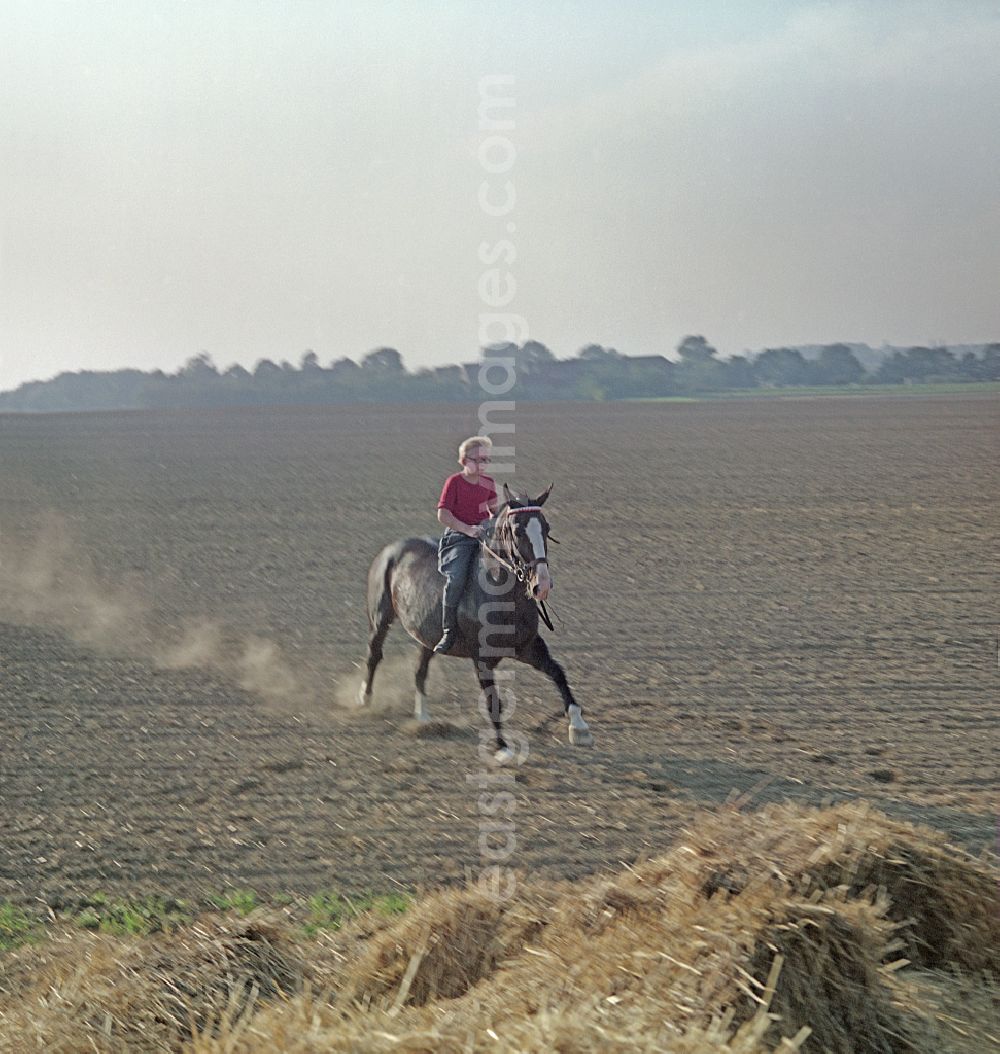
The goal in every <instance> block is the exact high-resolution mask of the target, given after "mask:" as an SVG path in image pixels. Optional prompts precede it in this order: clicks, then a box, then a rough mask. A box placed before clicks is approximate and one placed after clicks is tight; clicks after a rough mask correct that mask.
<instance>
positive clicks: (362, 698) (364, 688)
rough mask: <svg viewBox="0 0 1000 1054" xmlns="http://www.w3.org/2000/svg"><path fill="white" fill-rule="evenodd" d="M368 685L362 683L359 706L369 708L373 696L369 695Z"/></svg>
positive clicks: (359, 690)
mask: <svg viewBox="0 0 1000 1054" xmlns="http://www.w3.org/2000/svg"><path fill="white" fill-rule="evenodd" d="M367 689H368V685H367V684H365V682H364V681H362V682H361V687H360V688H359V689H358V706H367V705H368V701H369V700H370V699H371V696H370V695H368V691H367Z"/></svg>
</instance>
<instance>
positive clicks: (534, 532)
mask: <svg viewBox="0 0 1000 1054" xmlns="http://www.w3.org/2000/svg"><path fill="white" fill-rule="evenodd" d="M524 531H525V534H527V536H528V541H529V542H531V550H532V553H533V554H534V558H535V560H537V561H541V562H540V563H536V564H535V574H534V578H535V584H534V588H533V592H534V594H535V596H536V597H537V599H539V600H544V599H545V598H546V597H547V596H548V595H549V590H550V589H551V588H552V576H551V575H550V574H549V565H548V561H547V560H546V553H545V534H544V532H543V531H542V522H541V520H539V519H538V518H537V517H532V518H531V519H530V520H528V522H527V523H526V524H525V528H524Z"/></svg>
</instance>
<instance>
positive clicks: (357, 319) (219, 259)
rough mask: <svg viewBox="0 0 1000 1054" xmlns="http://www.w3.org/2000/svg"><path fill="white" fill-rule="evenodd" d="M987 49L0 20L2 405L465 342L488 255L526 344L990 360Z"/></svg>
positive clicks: (697, 16)
mask: <svg viewBox="0 0 1000 1054" xmlns="http://www.w3.org/2000/svg"><path fill="white" fill-rule="evenodd" d="M998 55H1000V2H990V3H986V2H979V0H939V2H921V0H912V2H910V0H884V2H878V0H871V2H867V3H861V2H858V3H845V2H840V0H832V2H826V3H801V2H795V3H793V2H789V0H698V2H697V3H691V2H689V0H683V2H681V0H678V2H667V0H649V2H633V3H622V2H621V0H616V2H611V0H608V2H603V0H590V2H587V0H571V2H563V3H548V4H539V3H536V2H534V0H503V2H496V3H477V2H473V0H463V2H460V0H440V2H437V3H434V2H417V0H412V2H407V3H403V2H392V3H390V2H382V3H373V2H370V0H369V2H357V3H355V2H340V0H184V2H182V0H130V2H128V3H107V2H97V0H59V2H56V0H2V3H0V144H2V147H0V148H2V159H0V388H9V387H11V386H13V385H15V384H17V383H19V382H20V381H23V380H25V379H28V378H33V377H47V376H51V375H52V374H54V373H56V372H58V371H60V370H65V369H84V368H86V369H114V368H118V367H122V366H137V367H141V368H144V369H148V368H153V367H161V368H163V369H168V370H173V369H175V368H176V367H177V366H179V365H180V364H182V363H183V362H184V361H185V360H186V359H187V358H188V357H190V356H191V355H194V354H197V353H198V352H199V351H201V350H207V351H208V352H210V353H211V355H212V356H213V357H214V359H215V361H216V362H217V363H218V364H219V365H220V366H226V365H229V364H230V363H232V362H235V361H238V362H242V363H244V364H245V365H247V366H252V365H253V363H254V362H255V361H256V360H257V359H259V358H261V357H268V358H272V359H275V360H280V359H289V360H291V361H293V362H298V361H299V358H300V357H301V355H302V352H303V351H304V350H306V349H307V348H312V349H314V350H315V351H316V352H317V354H318V355H319V357H320V360H321V361H322V362H327V361H329V360H331V359H333V358H337V357H340V356H342V355H348V356H350V357H352V358H356V359H357V358H360V357H361V356H363V355H364V354H365V352H367V351H368V350H370V349H372V348H374V347H377V346H379V345H390V346H393V347H396V348H398V349H399V351H400V352H401V353H402V354H403V357H404V360H405V361H406V363H407V365H408V366H409V367H410V368H416V367H419V366H425V365H432V364H439V363H446V362H456V361H459V360H462V359H469V358H473V357H475V354H476V350H477V348H478V345H479V336H480V322H481V318H480V316H481V314H482V313H484V312H487V311H491V310H493V311H496V310H498V309H497V308H491V307H490V306H489V305H488V304H486V303H484V301H483V299H482V294H481V290H480V278H481V275H482V274H483V272H484V271H486V270H488V268H487V267H486V265H484V263H483V262H482V260H481V258H480V246H481V244H482V243H486V244H487V245H488V246H493V245H495V244H496V243H497V242H498V241H499V240H500V239H502V238H507V239H508V240H509V242H510V246H509V247H507V248H506V249H505V250H504V251H503V255H502V258H501V260H500V266H501V269H502V270H503V271H509V272H510V276H511V279H512V280H513V281H514V282H515V283H516V288H515V289H514V295H513V299H512V300H511V302H510V304H509V305H508V306H506V307H504V308H503V309H502V310H503V312H510V313H516V314H518V315H520V316H522V317H523V319H524V320H525V322H526V324H527V327H528V332H529V335H530V336H531V337H533V338H535V339H537V340H541V341H543V342H545V343H546V344H548V345H549V347H550V348H552V350H553V351H554V352H555V354H556V355H558V356H559V357H568V356H571V355H575V354H576V352H577V351H578V350H579V349H580V347H581V346H582V345H584V344H585V343H588V342H598V343H602V344H606V345H612V346H614V347H617V348H618V349H619V350H620V351H622V352H624V353H626V354H653V353H669V352H671V351H672V350H673V349H674V348H675V347H676V345H677V343H678V341H679V340H680V339H681V338H682V337H683V336H684V335H685V334H687V333H702V334H704V335H705V336H706V337H707V338H708V339H709V340H710V341H711V342H712V343H714V344H715V345H716V346H717V347H719V348H720V350H721V351H722V352H723V353H725V354H734V353H739V352H741V351H743V350H744V349H747V348H760V347H763V346H767V345H771V346H774V345H779V344H790V343H816V342H830V341H835V340H858V341H867V342H869V343H871V344H873V345H879V344H881V343H883V342H890V343H897V344H910V343H927V342H933V341H947V342H952V343H958V342H972V341H985V340H1000V62H998V60H997V56H998ZM489 76H508V77H512V78H513V83H512V86H511V87H510V88H509V89H508V90H507V92H506V94H507V95H508V96H509V97H510V98H512V99H513V101H514V105H513V108H511V109H510V110H508V111H506V113H507V114H509V115H510V117H511V119H512V121H513V127H512V128H511V129H510V130H509V131H506V132H504V133H503V137H505V138H506V139H508V140H509V146H508V147H506V148H504V147H503V145H502V144H497V143H494V144H492V146H491V147H490V150H492V153H491V152H490V150H487V153H486V160H487V161H489V162H491V163H493V162H495V163H496V166H497V167H499V166H500V165H501V164H503V163H507V164H508V165H509V168H508V170H507V171H505V172H502V173H490V172H488V171H487V170H486V169H485V168H484V164H483V161H484V158H483V155H482V150H481V147H482V145H483V141H484V139H486V138H487V136H488V135H489V134H490V133H489V132H488V131H484V130H483V129H481V128H480V125H479V116H478V108H479V101H480V85H481V83H482V81H483V78H484V77H489ZM500 94H504V93H503V92H501V93H500ZM494 134H495V133H494ZM484 181H488V183H489V195H488V200H491V201H494V202H501V201H505V200H507V199H509V195H510V193H513V195H514V197H513V204H512V207H511V209H510V211H509V212H507V213H506V214H505V215H502V216H491V215H489V214H488V213H487V211H485V210H484V209H483V207H482V206H481V204H480V203H479V193H480V186H481V184H482V183H483V182H484ZM508 182H509V183H510V184H511V187H510V188H507V187H506V184H507V183H508ZM500 251H501V250H497V253H500ZM511 257H513V259H512V260H511V259H510V258H511ZM508 260H510V262H509V264H507V261H508ZM505 265H506V266H505ZM501 279H502V280H501V285H502V286H503V288H504V289H505V290H507V291H509V290H510V288H512V287H511V286H510V281H509V280H508V279H507V278H506V277H505V276H501Z"/></svg>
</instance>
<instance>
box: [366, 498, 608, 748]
mask: <svg viewBox="0 0 1000 1054" xmlns="http://www.w3.org/2000/svg"><path fill="white" fill-rule="evenodd" d="M551 490H552V485H551V484H550V485H549V486H548V488H547V489H546V490H545V491H543V492H542V493H541V494H540V495H539V496H538V497H537V498H535V499H534V500H531V499H529V498H527V497H526V496H525V495H515V494H514V493H512V492H511V490H510V488H509V487H508V486H507V484H506V483H505V484H504V487H503V494H504V499H505V503H504V504H503V505H502V506H501V507H500V508H499V509H498V510H497V513H496V515H495V516H494V517H493V519H492V520H491V521H490V523H489V525H488V528H487V533H486V535H485V537H484V538H482V539H481V544H480V548H479V553H478V554H477V556H476V558H475V560H474V561H473V564H472V567H471V569H470V573H469V583H468V585H467V586H466V590H465V594H464V596H463V597H462V601H461V604H460V606H459V609H458V632H459V639H458V641H457V643H456V644H455V646H454V647H453V648H452V649H451V650H450V651H449V652H448V653H447V654H446V655H445V658H449V659H451V658H465V659H472V660H473V662H474V663H475V667H476V676H477V677H478V679H479V687H480V691H481V692H482V696H481V698H482V700H483V701H484V703H485V705H486V706H487V707H488V709H489V714H490V720H491V722H492V724H493V730H494V733H495V736H496V749H495V751H494V758H495V760H496V761H497V762H498V763H500V764H504V763H506V762H508V761H510V760H511V759H512V758H513V757H514V751H512V750H511V748H510V746H509V745H508V743H507V741H506V740H505V739H504V736H503V727H502V726H503V707H502V703H501V699H500V691H499V690H498V689H497V686H496V679H495V677H494V670H495V669H496V667H497V665H498V664H499V663H500V661H501V659H503V658H506V657H510V658H514V659H517V660H518V661H519V662H523V663H526V664H527V665H528V666H531V667H532V668H533V669H536V670H539V671H540V672H541V673H544V674H545V675H546V676H547V677H549V679H550V680H551V681H552V682H553V683H554V684H555V686H556V688H558V690H559V694H560V696H561V697H562V702H563V712H564V715H565V717H566V719H567V721H568V724H569V741H570V743H572V744H573V745H574V746H591V745H592V744H593V741H594V740H593V735H592V734H591V732H590V728H589V726H588V725H587V722H586V721H584V719H583V708H582V707H581V706H580V704H579V703H578V702H577V701H576V700H575V699H574V698H573V693H572V691H571V690H570V687H569V683H568V682H567V680H566V674H565V672H564V671H563V668H562V666H560V665H559V663H558V662H556V660H555V659H553V658H552V655H551V654H550V653H549V648H548V645H547V644H546V643H545V640H544V639H543V638H542V637H541V636H540V635H539V632H538V622H539V612H538V604H537V603H536V601H537V600H544V599H545V598H546V596H548V592H549V589H550V588H551V585H552V578H551V574H550V572H549V560H548V542H549V525H548V521H547V520H546V519H545V516H544V514H543V513H542V506H543V505H544V504H545V502H546V499H547V498H548V496H549V493H550V491H551ZM442 583H443V578H442V576H441V574H440V572H439V571H438V569H437V542H436V540H435V539H433V538H406V539H404V540H402V541H398V542H394V543H392V544H390V545H387V546H386V547H385V548H384V549H382V551H381V552H380V553H379V554H378V556H376V557H375V559H374V560H373V561H372V564H371V568H370V569H369V572H368V605H367V606H368V625H369V630H370V632H369V637H368V655H367V672H366V675H365V679H364V681H363V682H362V684H361V687H360V688H359V690H358V703H359V705H360V706H366V705H367V704H368V703H370V702H371V695H372V684H373V682H374V678H375V671H376V669H377V668H378V664H379V663H380V662H381V661H382V645H383V642H384V641H385V638H386V634H387V633H388V632H389V627H390V626H391V625H392V622H393V620H394V619H396V618H398V619H399V621H400V623H401V624H402V626H403V629H405V630H406V632H407V633H408V634H409V635H410V636H411V637H412V638H413V639H414V640H415V641H416V642H417V643H418V644H419V645H420V656H419V659H418V661H417V668H416V676H415V684H416V692H415V695H414V707H413V709H414V716H415V717H416V719H417V720H418V721H428V720H430V714H429V712H428V709H427V695H426V692H425V687H426V684H427V670H428V667H429V666H430V662H431V659H432V658H433V657H434V645H435V643H436V642H437V641H438V640H439V639H440V637H441V632H442V627H441V588H442ZM549 625H551V623H549Z"/></svg>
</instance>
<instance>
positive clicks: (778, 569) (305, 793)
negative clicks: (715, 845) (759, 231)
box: [0, 396, 1000, 906]
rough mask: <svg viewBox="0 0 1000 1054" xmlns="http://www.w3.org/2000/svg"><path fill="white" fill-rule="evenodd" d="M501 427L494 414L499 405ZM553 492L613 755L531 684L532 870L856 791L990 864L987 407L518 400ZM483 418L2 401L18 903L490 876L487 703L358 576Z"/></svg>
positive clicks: (542, 687)
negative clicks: (25, 408) (366, 590)
mask: <svg viewBox="0 0 1000 1054" xmlns="http://www.w3.org/2000/svg"><path fill="white" fill-rule="evenodd" d="M499 416H500V415H497V416H496V417H495V420H496V419H498V418H499ZM508 419H509V420H511V421H513V423H514V425H515V433H514V436H513V441H514V445H515V447H516V459H515V460H516V467H517V472H516V475H515V476H514V480H515V482H516V484H518V485H519V486H520V487H521V488H523V489H525V490H530V491H534V490H540V489H541V488H542V487H543V486H544V485H545V484H547V483H548V482H549V481H550V480H554V481H555V490H554V492H553V496H552V498H551V499H550V503H549V506H548V508H547V511H548V512H549V513H550V520H551V523H552V530H553V533H554V534H555V536H556V537H557V538H559V540H560V542H561V544H560V545H559V546H558V547H556V548H555V549H554V552H553V570H554V576H555V591H554V593H553V598H552V599H553V604H552V607H553V608H554V609H555V612H556V614H557V616H558V617H559V618H560V619H561V621H560V622H558V623H557V632H556V633H555V634H549V639H550V643H551V645H552V648H553V651H554V653H555V654H556V655H557V657H558V658H559V659H560V660H561V661H562V662H563V664H564V665H565V667H566V671H567V674H568V676H569V678H570V682H571V684H572V685H573V687H574V690H575V691H576V693H577V696H578V698H579V699H580V701H581V702H582V703H583V704H584V707H585V709H586V711H587V717H588V720H589V721H590V723H591V726H592V728H593V730H594V733H595V736H596V746H595V747H594V748H593V749H591V750H580V749H574V748H572V747H570V746H569V745H568V743H567V742H566V738H565V730H564V727H563V722H562V721H561V720H548V719H549V718H550V716H551V715H554V714H556V713H557V710H558V700H557V696H556V693H555V691H554V690H553V689H550V686H549V685H548V684H547V683H545V682H544V681H543V680H542V679H541V678H540V677H538V675H536V674H534V673H532V672H530V671H528V670H527V669H525V668H520V667H514V669H515V670H516V679H515V691H516V694H517V699H518V708H517V711H516V713H515V714H514V715H513V718H512V720H511V721H510V727H511V728H512V729H515V730H518V731H520V732H522V733H523V734H524V735H526V736H527V739H528V743H529V746H530V756H529V759H528V760H527V762H526V763H525V764H524V765H523V766H521V767H520V768H519V769H518V770H517V795H518V797H517V810H516V813H515V814H514V817H513V819H514V822H515V824H516V842H517V844H516V849H515V851H514V852H513V854H512V856H511V858H510V860H509V861H508V863H509V864H510V865H512V866H516V867H518V868H521V869H523V871H524V872H525V873H527V874H533V875H538V876H543V877H574V876H579V875H582V874H586V873H589V872H592V871H595V870H600V869H604V868H612V867H618V866H619V865H620V862H623V861H624V862H630V861H633V860H634V859H636V858H637V857H639V856H641V855H643V854H647V853H649V852H651V851H655V852H658V851H662V850H663V849H664V848H665V847H666V846H667V845H669V844H670V843H671V842H672V841H673V840H674V839H675V838H676V836H677V834H678V832H679V831H680V830H681V829H682V828H683V825H684V824H685V822H687V821H688V820H689V819H690V817H691V816H692V815H693V814H694V813H695V811H696V810H697V809H698V807H699V806H701V805H704V804H706V803H714V802H719V801H722V800H725V799H726V798H727V797H729V796H730V795H731V794H734V793H735V794H751V795H752V800H754V801H758V802H760V801H764V800H772V799H776V798H785V797H791V798H796V799H799V800H804V801H808V802H820V801H823V800H826V799H830V798H833V799H840V798H845V797H848V798H849V797H859V796H860V797H865V798H868V799H870V800H872V801H873V802H875V803H877V804H878V805H879V807H881V808H883V809H885V810H886V811H887V812H889V813H891V814H894V815H898V816H902V817H904V818H906V819H910V820H918V821H922V822H925V823H929V824H931V825H933V826H935V827H939V828H942V829H944V830H945V831H947V832H949V834H950V835H951V836H952V837H953V838H954V839H955V840H957V841H959V842H962V843H963V844H965V845H967V846H970V847H972V848H974V849H979V848H982V847H992V848H995V844H996V841H995V840H996V833H997V820H996V807H997V801H998V793H997V792H998V785H1000V774H998V766H997V756H998V747H1000V712H998V707H997V705H996V700H997V688H998V650H997V649H998V645H997V631H998V625H997V597H998V589H997V576H996V570H995V566H996V554H997V538H996V530H995V528H996V524H997V523H1000V515H998V513H1000V509H998V501H997V496H998V494H1000V480H998V465H1000V460H998V458H997V454H998V450H997V434H998V433H997V425H998V402H997V400H996V399H995V398H976V397H963V396H942V397H934V398H926V399H923V398H912V399H903V398H896V399H892V398H887V399H879V398H869V399H864V400H851V399H824V400H817V401H806V400H802V401H773V400H771V401H760V402H757V401H745V402H739V403H723V402H710V403H703V404H654V403H650V404H631V405H558V406H554V407H541V406H523V407H519V408H518V410H517V412H516V413H515V414H513V415H510V416H509V418H508ZM478 430H479V428H478V422H477V419H476V416H475V408H472V409H470V410H468V411H465V412H462V411H460V410H456V408H454V407H445V408H419V409H411V408H399V407H388V408H371V407H365V408H348V409H345V408H335V409H323V410H302V411H290V410H275V411H271V410H266V411H260V412H252V411H250V412H205V413H200V412H191V413H180V412H178V413H169V414H167V413H162V414H157V413H140V414H95V415H90V414H87V415H65V416H62V415H59V416H34V417H27V416H25V417H14V416H0V495H2V500H0V675H2V680H0V796H2V811H0V899H5V898H6V899H10V900H13V901H15V902H18V903H21V904H25V905H27V904H36V905H37V903H38V901H39V899H41V900H43V901H44V902H46V903H48V904H50V905H53V906H58V905H72V904H73V903H76V902H78V901H79V899H80V898H83V897H86V896H87V895H89V894H91V893H93V892H95V891H98V890H99V891H101V892H103V893H106V894H114V895H128V896H138V895H141V894H143V893H151V892H157V893H166V894H168V895H172V896H187V897H192V898H198V897H205V896H207V895H209V894H212V893H218V892H220V891H221V890H223V889H226V888H230V887H251V888H253V889H255V890H257V891H259V892H260V893H262V894H267V893H273V892H279V891H280V892H290V893H305V892H311V891H314V890H317V889H339V890H344V891H361V890H377V891H383V890H386V889H391V888H394V886H396V885H401V886H403V887H406V888H414V887H419V886H421V885H434V884H437V883H440V882H449V881H456V880H463V879H464V878H465V877H466V876H467V875H473V876H474V875H476V874H477V873H478V872H479V870H480V868H481V867H482V866H483V860H482V859H481V856H480V848H479V835H480V822H481V817H480V816H479V815H478V813H477V796H478V794H479V791H478V790H477V788H476V786H475V784H474V783H473V782H471V781H470V780H471V779H474V778H475V776H476V774H477V773H478V772H479V771H480V769H481V765H480V762H479V760H478V757H477V745H478V732H479V729H480V728H481V727H482V721H481V719H480V717H479V715H478V714H477V711H476V707H475V681H474V678H473V674H472V669H471V667H470V665H469V664H468V663H460V662H456V661H451V662H448V661H443V660H438V661H436V662H435V664H434V666H432V669H431V679H430V686H429V687H430V692H431V702H432V712H433V715H434V717H435V718H437V719H439V722H440V723H436V724H434V725H432V726H431V728H430V730H429V731H430V733H432V734H431V735H417V734H416V733H415V730H414V728H413V726H412V725H410V724H408V718H409V708H410V695H411V684H412V681H411V678H410V675H409V670H408V667H409V665H410V664H411V663H412V661H413V660H414V659H415V657H416V652H415V650H414V649H413V648H412V647H410V646H409V645H408V643H407V642H406V640H405V638H404V637H403V636H402V635H401V633H400V631H398V630H396V631H395V632H394V633H393V635H392V636H391V637H390V642H391V645H392V646H391V648H390V649H389V659H388V665H389V670H388V671H387V672H388V674H389V676H388V677H387V678H386V679H385V680H383V682H382V685H383V687H386V686H388V687H389V688H390V689H391V690H390V691H388V692H386V693H384V695H385V696H386V698H383V701H382V702H381V703H380V705H379V706H378V707H377V708H376V709H375V710H374V712H367V713H359V712H358V711H356V710H354V709H352V708H351V707H350V706H348V705H346V704H347V702H348V701H349V700H350V698H351V697H352V687H353V686H354V685H355V684H356V680H357V671H356V669H355V666H354V664H355V663H356V662H357V661H358V660H359V659H360V658H361V657H362V654H363V645H364V636H365V631H366V623H365V616H364V610H363V599H362V598H363V582H364V577H365V573H366V569H367V565H368V562H369V561H370V559H371V557H372V556H373V555H374V553H375V552H376V550H377V549H378V548H379V547H380V546H381V545H382V544H383V543H385V542H387V541H390V540H392V539H394V538H396V537H400V536H404V535H407V534H423V533H433V532H435V529H436V524H435V520H434V512H433V509H434V504H435V500H436V497H437V491H438V488H439V486H440V483H441V480H442V479H443V478H444V476H445V475H446V474H447V473H448V472H450V471H451V470H452V467H453V454H452V450H453V448H454V446H455V445H456V444H457V442H458V440H460V439H461V438H463V437H464V436H465V435H467V434H470V433H471V432H474V431H478Z"/></svg>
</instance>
